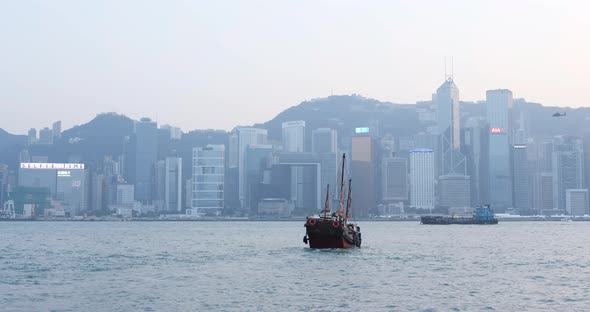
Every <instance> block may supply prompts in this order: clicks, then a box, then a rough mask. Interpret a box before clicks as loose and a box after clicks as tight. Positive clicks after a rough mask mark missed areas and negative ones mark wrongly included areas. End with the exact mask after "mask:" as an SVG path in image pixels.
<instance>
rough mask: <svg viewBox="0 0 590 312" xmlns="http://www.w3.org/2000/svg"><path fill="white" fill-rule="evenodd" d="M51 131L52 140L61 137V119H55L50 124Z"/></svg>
mask: <svg viewBox="0 0 590 312" xmlns="http://www.w3.org/2000/svg"><path fill="white" fill-rule="evenodd" d="M51 133H52V134H53V141H54V142H55V141H56V140H59V139H61V121H59V120H58V121H56V122H54V123H53V125H52V126H51Z"/></svg>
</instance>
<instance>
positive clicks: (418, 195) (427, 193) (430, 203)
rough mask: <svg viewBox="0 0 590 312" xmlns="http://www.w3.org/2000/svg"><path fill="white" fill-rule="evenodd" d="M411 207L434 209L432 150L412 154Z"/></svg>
mask: <svg viewBox="0 0 590 312" xmlns="http://www.w3.org/2000/svg"><path fill="white" fill-rule="evenodd" d="M410 206H411V207H413V208H416V209H433V208H434V151H433V150H431V149H425V148H424V149H414V150H412V151H411V152H410Z"/></svg>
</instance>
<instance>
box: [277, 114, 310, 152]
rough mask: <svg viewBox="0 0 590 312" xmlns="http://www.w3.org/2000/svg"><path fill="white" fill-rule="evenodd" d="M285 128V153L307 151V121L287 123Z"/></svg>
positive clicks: (283, 125) (283, 126) (284, 125)
mask: <svg viewBox="0 0 590 312" xmlns="http://www.w3.org/2000/svg"><path fill="white" fill-rule="evenodd" d="M282 128H283V151H284V152H292V153H303V152H304V149H305V121H303V120H298V121H286V122H283V124H282Z"/></svg>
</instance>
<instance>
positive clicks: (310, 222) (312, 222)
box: [307, 219, 316, 225]
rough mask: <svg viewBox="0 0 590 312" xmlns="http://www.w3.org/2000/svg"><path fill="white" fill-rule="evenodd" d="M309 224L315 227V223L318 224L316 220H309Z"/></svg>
mask: <svg viewBox="0 0 590 312" xmlns="http://www.w3.org/2000/svg"><path fill="white" fill-rule="evenodd" d="M307 223H308V224H309V225H315V223H316V220H315V219H307Z"/></svg>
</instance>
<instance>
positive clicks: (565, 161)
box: [552, 136, 584, 209]
mask: <svg viewBox="0 0 590 312" xmlns="http://www.w3.org/2000/svg"><path fill="white" fill-rule="evenodd" d="M552 167H553V202H554V203H553V205H554V207H556V208H559V209H565V204H566V203H565V195H566V190H567V189H582V188H583V187H582V186H583V183H584V182H583V172H584V167H583V162H582V147H581V143H580V140H579V139H577V138H575V137H569V136H565V137H557V138H555V140H554V144H553V164H552Z"/></svg>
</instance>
